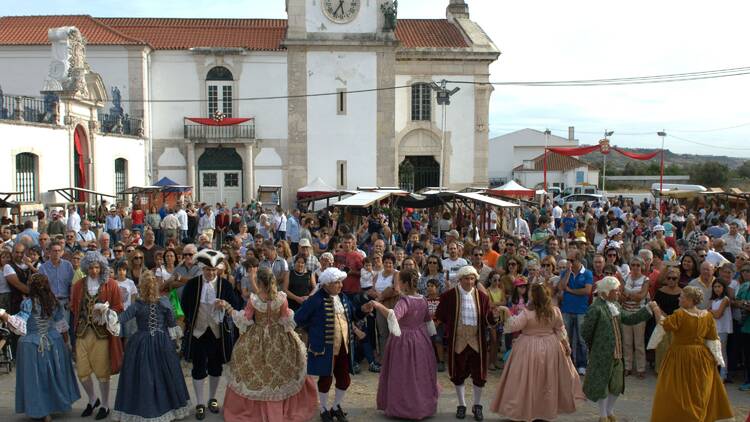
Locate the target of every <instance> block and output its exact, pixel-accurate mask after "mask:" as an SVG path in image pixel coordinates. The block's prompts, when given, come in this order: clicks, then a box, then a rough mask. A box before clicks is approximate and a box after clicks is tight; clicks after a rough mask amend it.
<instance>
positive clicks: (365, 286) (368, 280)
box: [359, 257, 375, 291]
mask: <svg viewBox="0 0 750 422" xmlns="http://www.w3.org/2000/svg"><path fill="white" fill-rule="evenodd" d="M374 281H375V271H374V270H373V269H372V258H370V257H367V258H365V259H363V260H362V270H361V271H360V273H359V287H360V288H361V289H362V290H363V291H367V290H370V289H371V288H372V286H373V282H374Z"/></svg>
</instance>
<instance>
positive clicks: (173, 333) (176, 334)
mask: <svg viewBox="0 0 750 422" xmlns="http://www.w3.org/2000/svg"><path fill="white" fill-rule="evenodd" d="M167 331H169V338H171V339H172V340H177V339H181V338H182V337H183V335H184V334H183V332H182V327H180V326H179V325H175V326H174V327H169V329H168V330H167Z"/></svg>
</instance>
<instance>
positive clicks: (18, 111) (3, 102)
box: [0, 89, 57, 124]
mask: <svg viewBox="0 0 750 422" xmlns="http://www.w3.org/2000/svg"><path fill="white" fill-rule="evenodd" d="M56 113H57V97H54V96H52V97H50V98H48V99H44V100H42V99H38V98H33V97H22V96H12V95H3V92H2V89H0V119H8V120H19V121H26V122H33V123H51V124H55V123H57V115H56Z"/></svg>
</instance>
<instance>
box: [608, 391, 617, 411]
mask: <svg viewBox="0 0 750 422" xmlns="http://www.w3.org/2000/svg"><path fill="white" fill-rule="evenodd" d="M617 397H618V396H617V394H610V395H609V397H608V400H607V416H612V415H613V414H614V411H615V402H616V401H617Z"/></svg>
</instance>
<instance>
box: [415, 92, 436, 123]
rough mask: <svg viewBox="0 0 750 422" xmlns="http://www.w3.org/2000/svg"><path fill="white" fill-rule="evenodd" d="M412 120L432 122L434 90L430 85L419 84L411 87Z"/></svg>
mask: <svg viewBox="0 0 750 422" xmlns="http://www.w3.org/2000/svg"><path fill="white" fill-rule="evenodd" d="M411 119H412V120H427V121H430V120H432V88H431V87H430V84H426V83H418V84H413V85H412V86H411Z"/></svg>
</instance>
